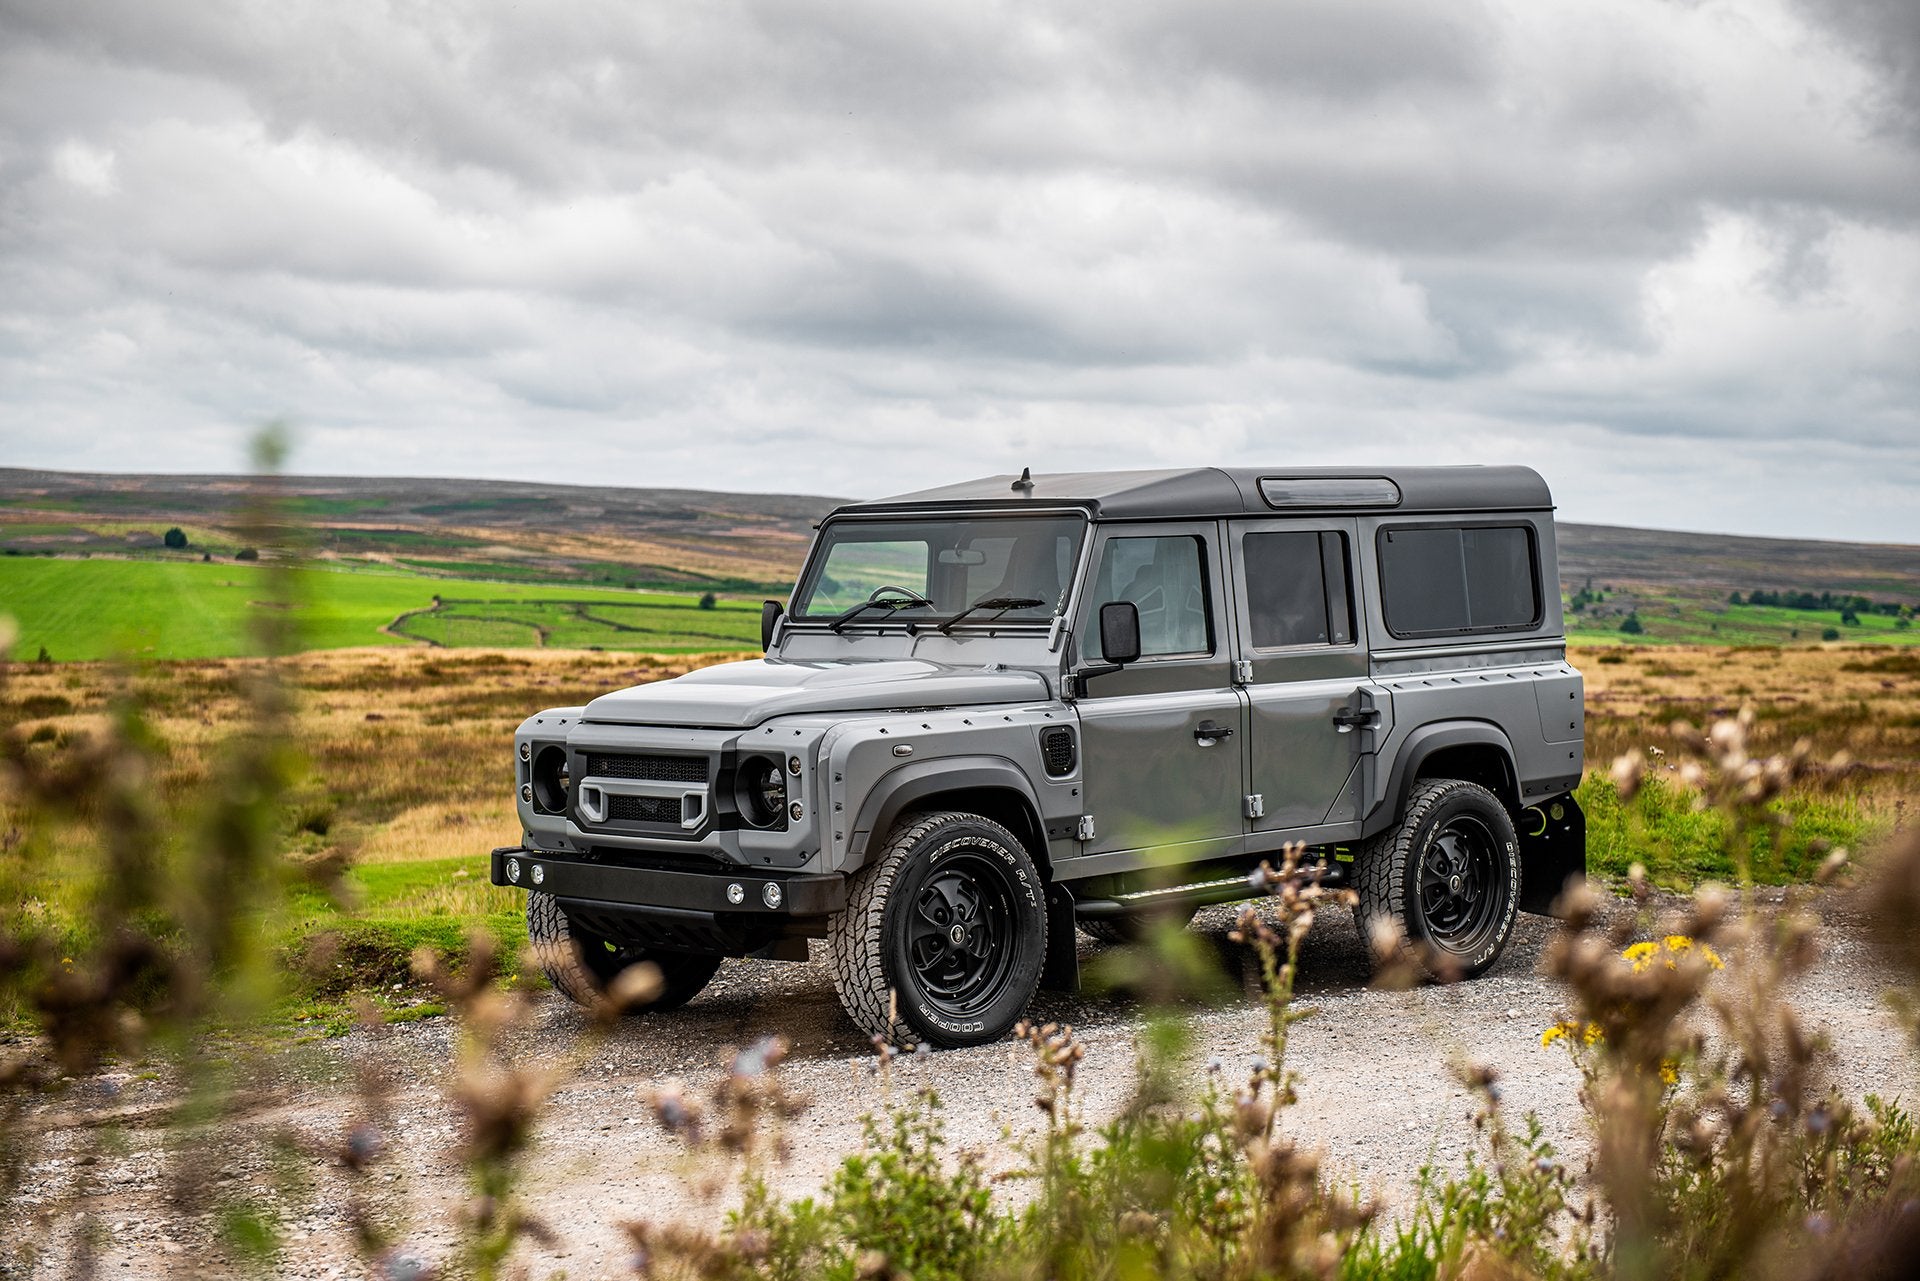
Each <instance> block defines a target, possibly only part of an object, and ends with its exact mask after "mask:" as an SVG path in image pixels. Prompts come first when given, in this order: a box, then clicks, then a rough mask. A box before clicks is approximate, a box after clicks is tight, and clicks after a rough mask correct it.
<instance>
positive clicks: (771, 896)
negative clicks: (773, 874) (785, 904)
mask: <svg viewBox="0 0 1920 1281" xmlns="http://www.w3.org/2000/svg"><path fill="white" fill-rule="evenodd" d="M760 901H761V902H762V903H765V904H766V905H767V906H768V907H779V906H780V882H778V881H768V882H767V883H766V884H765V885H762V886H761V887H760Z"/></svg>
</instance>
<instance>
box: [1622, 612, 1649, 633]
mask: <svg viewBox="0 0 1920 1281" xmlns="http://www.w3.org/2000/svg"><path fill="white" fill-rule="evenodd" d="M1620 630H1621V631H1622V632H1624V633H1625V634H1627V635H1628V636H1638V635H1640V634H1641V633H1642V632H1644V631H1646V630H1647V629H1646V628H1645V627H1644V626H1643V625H1642V624H1641V622H1640V615H1639V614H1638V613H1637V612H1631V611H1630V612H1629V613H1628V614H1627V616H1626V618H1624V619H1623V620H1621V623H1620Z"/></svg>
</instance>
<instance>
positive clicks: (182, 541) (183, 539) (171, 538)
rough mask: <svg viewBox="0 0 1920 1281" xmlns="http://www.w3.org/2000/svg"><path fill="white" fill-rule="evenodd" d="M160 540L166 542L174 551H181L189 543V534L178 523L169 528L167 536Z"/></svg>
mask: <svg viewBox="0 0 1920 1281" xmlns="http://www.w3.org/2000/svg"><path fill="white" fill-rule="evenodd" d="M160 541H161V542H163V543H165V544H166V545H167V546H168V547H170V548H172V549H173V550H174V551H179V550H180V549H181V548H182V547H185V546H186V545H187V534H186V531H185V530H183V529H181V528H180V527H179V526H178V525H175V526H174V527H173V528H172V529H169V530H168V531H167V533H166V536H165V537H164V538H162V539H161V540H160Z"/></svg>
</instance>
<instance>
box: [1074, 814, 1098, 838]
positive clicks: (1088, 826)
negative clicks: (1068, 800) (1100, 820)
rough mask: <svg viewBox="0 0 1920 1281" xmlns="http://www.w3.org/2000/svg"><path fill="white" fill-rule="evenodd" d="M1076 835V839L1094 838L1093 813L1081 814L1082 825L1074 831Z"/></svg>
mask: <svg viewBox="0 0 1920 1281" xmlns="http://www.w3.org/2000/svg"><path fill="white" fill-rule="evenodd" d="M1074 836H1075V838H1076V839H1078V840H1082V841H1090V840H1092V839H1093V815H1091V814H1082V815H1081V816H1080V826H1079V828H1078V829H1077V830H1076V831H1075V832H1074Z"/></svg>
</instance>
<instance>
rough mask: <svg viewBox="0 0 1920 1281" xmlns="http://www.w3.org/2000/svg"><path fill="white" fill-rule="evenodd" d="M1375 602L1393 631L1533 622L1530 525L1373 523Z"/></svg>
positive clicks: (1460, 630) (1445, 632) (1536, 614)
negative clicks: (1376, 531) (1375, 532)
mask: <svg viewBox="0 0 1920 1281" xmlns="http://www.w3.org/2000/svg"><path fill="white" fill-rule="evenodd" d="M1378 547H1379V553H1380V597H1381V600H1380V603H1381V609H1382V611H1383V612H1384V613H1385V615H1386V619H1387V630H1388V631H1390V632H1392V633H1393V634H1394V635H1395V636H1403V637H1404V636H1463V635H1473V634H1475V633H1479V632H1502V631H1523V630H1525V629H1527V628H1531V627H1535V626H1538V625H1539V623H1540V572H1539V557H1538V555H1537V553H1536V551H1535V549H1534V538H1533V527H1532V526H1530V525H1418V526H1409V525H1392V526H1388V527H1386V528H1384V529H1382V530H1381V531H1380V534H1379V542H1378Z"/></svg>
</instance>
